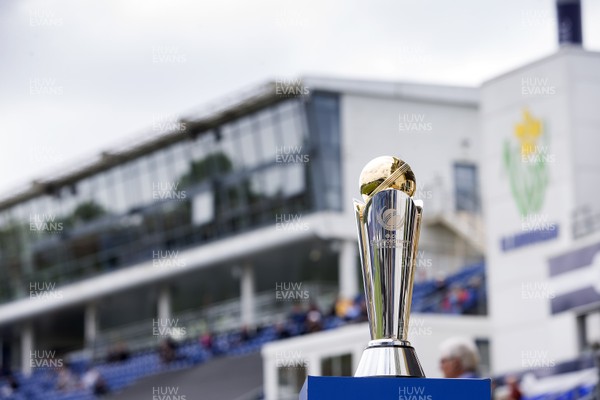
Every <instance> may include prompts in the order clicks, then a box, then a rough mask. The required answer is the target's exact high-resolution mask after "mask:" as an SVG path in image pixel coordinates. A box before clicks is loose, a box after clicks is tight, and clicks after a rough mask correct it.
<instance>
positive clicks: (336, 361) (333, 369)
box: [321, 354, 354, 376]
mask: <svg viewBox="0 0 600 400" xmlns="http://www.w3.org/2000/svg"><path fill="white" fill-rule="evenodd" d="M321 375H323V376H353V375H354V372H353V371H352V354H342V355H339V356H333V357H326V358H323V359H321Z"/></svg>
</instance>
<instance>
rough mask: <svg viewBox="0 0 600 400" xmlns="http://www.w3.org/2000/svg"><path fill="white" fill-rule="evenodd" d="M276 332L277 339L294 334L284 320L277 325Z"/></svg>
mask: <svg viewBox="0 0 600 400" xmlns="http://www.w3.org/2000/svg"><path fill="white" fill-rule="evenodd" d="M275 332H276V335H277V339H286V338H289V337H291V336H292V333H291V332H290V330H289V328H288V327H287V324H286V323H283V322H279V323H277V325H275Z"/></svg>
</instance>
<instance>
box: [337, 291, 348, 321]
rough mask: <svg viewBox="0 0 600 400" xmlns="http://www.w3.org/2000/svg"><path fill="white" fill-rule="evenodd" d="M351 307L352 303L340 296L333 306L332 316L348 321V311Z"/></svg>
mask: <svg viewBox="0 0 600 400" xmlns="http://www.w3.org/2000/svg"><path fill="white" fill-rule="evenodd" d="M351 307H352V302H351V301H350V300H348V299H345V298H343V297H341V296H338V297H337V298H336V300H335V303H334V305H333V312H334V315H335V316H336V317H338V318H341V319H343V320H344V321H346V320H347V319H348V310H349V309H350V308H351Z"/></svg>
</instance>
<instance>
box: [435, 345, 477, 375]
mask: <svg viewBox="0 0 600 400" xmlns="http://www.w3.org/2000/svg"><path fill="white" fill-rule="evenodd" d="M440 350H441V357H440V369H441V370H442V373H443V374H444V378H477V364H478V363H479V352H478V351H477V346H475V343H473V341H471V340H469V339H466V338H459V337H456V338H450V339H447V340H446V341H444V342H443V343H442V345H441V346H440Z"/></svg>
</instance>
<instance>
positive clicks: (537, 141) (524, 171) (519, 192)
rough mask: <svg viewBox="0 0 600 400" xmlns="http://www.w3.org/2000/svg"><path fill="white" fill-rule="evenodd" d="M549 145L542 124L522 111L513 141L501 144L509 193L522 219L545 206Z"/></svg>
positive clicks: (550, 156)
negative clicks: (502, 145)
mask: <svg viewBox="0 0 600 400" xmlns="http://www.w3.org/2000/svg"><path fill="white" fill-rule="evenodd" d="M549 145H550V138H549V136H548V134H547V133H546V132H545V127H544V124H543V123H542V121H541V120H540V119H538V118H536V117H534V116H533V115H532V114H531V113H530V112H529V110H527V109H525V110H523V115H522V119H521V121H520V122H518V123H517V124H515V127H514V135H513V137H512V138H510V139H507V140H506V141H505V142H504V148H503V154H502V155H503V164H504V168H505V169H506V172H507V173H508V178H509V182H510V190H511V193H512V196H513V199H514V200H515V203H516V206H517V208H518V210H519V214H520V215H521V217H522V218H525V217H527V216H528V215H531V214H535V213H538V212H539V211H540V210H541V209H542V206H543V204H544V197H545V194H546V189H547V187H548V163H549V162H553V161H554V155H552V154H549Z"/></svg>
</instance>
